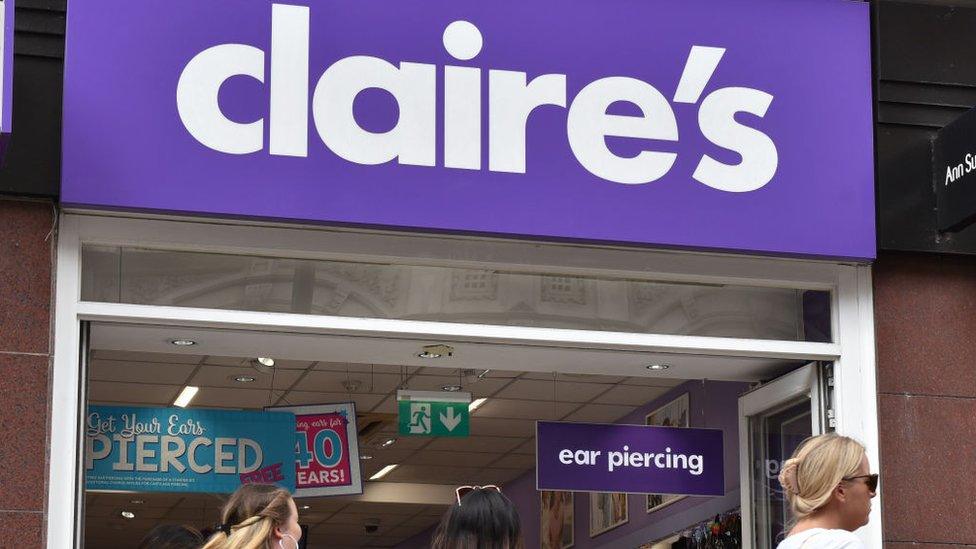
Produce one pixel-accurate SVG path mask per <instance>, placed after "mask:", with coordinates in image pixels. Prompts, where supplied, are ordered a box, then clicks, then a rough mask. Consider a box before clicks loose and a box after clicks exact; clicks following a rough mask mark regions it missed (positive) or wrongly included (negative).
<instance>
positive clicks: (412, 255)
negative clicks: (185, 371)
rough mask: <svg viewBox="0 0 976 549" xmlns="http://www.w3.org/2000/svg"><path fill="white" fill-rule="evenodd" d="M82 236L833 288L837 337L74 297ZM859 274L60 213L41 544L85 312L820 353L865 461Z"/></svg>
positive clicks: (62, 541) (62, 514)
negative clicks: (765, 336)
mask: <svg viewBox="0 0 976 549" xmlns="http://www.w3.org/2000/svg"><path fill="white" fill-rule="evenodd" d="M825 230H829V228H825ZM88 244H95V245H111V246H135V247H148V248H160V249H170V250H179V251H199V252H219V253H229V254H243V255H261V256H274V257H290V258H302V259H320V260H321V259H331V260H345V261H367V262H387V263H394V264H395V263H407V262H409V263H410V264H413V265H417V264H429V265H445V266H452V267H464V268H481V269H485V268H490V269H505V270H509V271H523V272H535V273H537V272H553V273H559V274H563V275H576V276H611V277H619V276H625V277H629V278H645V279H648V280H655V281H674V282H688V283H709V284H732V285H748V286H765V287H783V288H805V289H821V290H831V291H832V303H831V314H832V333H833V334H835V335H834V339H835V341H834V342H833V343H810V342H795V341H773V340H758V339H735V338H720V337H699V336H681V335H661V334H638V333H620V332H597V331H589V330H569V329H555V328H524V327H514V326H493V325H478V324H456V323H446V322H427V321H410V320H389V319H362V318H348V317H335V316H313V315H301V314H284V313H255V312H248V311H224V310H210V309H192V308H180V307H158V306H147V305H127V304H116V303H92V302H83V301H81V276H80V275H81V247H82V245H88ZM870 273H871V271H870V266H868V265H864V264H855V263H833V262H826V261H809V260H797V259H783V258H762V257H752V256H740V255H723V254H712V253H691V252H683V251H661V250H647V249H642V248H631V247H614V246H596V245H585V244H575V243H543V242H536V241H519V240H508V239H498V238H484V237H470V236H458V235H432V234H414V233H389V232H380V231H368V230H345V229H335V228H322V227H309V226H297V225H285V224H264V225H254V224H245V223H241V222H235V221H228V220H200V219H174V218H158V217H150V218H147V217H139V218H135V217H127V216H123V215H106V214H97V215H96V214H88V213H84V212H78V213H66V214H63V215H62V216H61V218H60V220H59V234H58V254H57V271H56V289H55V292H56V293H55V300H56V303H55V344H54V368H53V372H52V403H51V429H50V436H51V441H50V454H49V455H50V456H51V459H50V470H49V473H48V475H49V476H48V527H47V547H49V548H65V547H72V546H73V544H74V543H75V538H76V526H77V525H78V524H79V521H80V519H81V517H79V516H78V511H79V509H80V505H79V502H78V501H77V500H76V498H75V496H76V495H77V493H78V492H77V488H78V482H79V479H80V471H79V469H80V468H79V464H80V463H81V459H80V455H79V449H80V444H79V425H80V421H81V418H80V416H79V412H80V410H81V405H82V401H81V399H82V398H83V397H82V391H81V387H82V381H83V378H82V376H83V372H81V368H80V360H79V346H80V344H81V338H82V334H81V333H80V322H81V321H83V320H88V321H101V322H136V323H148V324H168V325H185V326H208V327H226V328H247V329H254V330H268V329H274V330H275V331H298V332H306V333H360V334H367V333H368V334H375V335H382V334H388V335H397V336H404V335H409V336H411V337H414V336H416V337H422V338H427V339H430V340H437V339H448V338H450V339H454V340H458V339H478V340H486V341H492V342H498V343H532V344H535V345H553V346H562V345H566V344H573V345H580V346H586V347H588V348H596V349H628V350H638V351H640V350H647V351H654V352H662V351H666V352H677V353H694V354H706V355H713V356H758V357H772V358H784V359H809V360H832V361H834V363H835V364H836V366H835V370H834V372H835V384H836V386H835V402H834V412H835V414H836V420H837V431H838V432H840V433H843V434H846V435H849V436H853V437H855V438H857V439H859V440H861V441H863V442H864V443H865V445H866V446H867V448H868V457H869V459H870V460H871V463H872V464H873V466H874V467H875V468H876V467H877V464H878V421H877V390H876V382H875V352H874V312H873V303H872V290H871V288H872V286H871V275H870ZM860 533H861V535H862V537H863V539H864V541H865V543H866V544H867V545H868V546H870V547H880V546H881V544H882V534H881V518H880V505H875V506H874V509H873V511H872V516H871V522H870V524H869V525H868V526H867V527H865V528H864V529H862V530H861V532H860Z"/></svg>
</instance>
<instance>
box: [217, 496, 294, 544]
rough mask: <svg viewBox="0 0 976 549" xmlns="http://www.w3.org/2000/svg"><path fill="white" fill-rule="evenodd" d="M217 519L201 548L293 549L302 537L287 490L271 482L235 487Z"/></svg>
mask: <svg viewBox="0 0 976 549" xmlns="http://www.w3.org/2000/svg"><path fill="white" fill-rule="evenodd" d="M220 522H221V524H220V530H219V531H218V532H216V533H215V534H214V535H213V536H212V537H211V538H210V541H208V542H207V544H206V545H205V546H204V547H203V549H265V548H269V547H271V548H275V549H295V548H296V547H298V540H299V539H301V537H302V529H301V527H300V526H299V525H298V509H297V508H296V507H295V502H294V501H293V500H292V499H291V495H290V494H289V493H288V490H285V489H284V488H279V487H277V486H273V485H270V484H245V485H244V486H241V487H240V488H238V489H237V491H236V492H234V494H233V495H232V496H231V497H230V499H229V500H227V503H226V504H225V505H224V509H223V511H222V512H221V514H220Z"/></svg>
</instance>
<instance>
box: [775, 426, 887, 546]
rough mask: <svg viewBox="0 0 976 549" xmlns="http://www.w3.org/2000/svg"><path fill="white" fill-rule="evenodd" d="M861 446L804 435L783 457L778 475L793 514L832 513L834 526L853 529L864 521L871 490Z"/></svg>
mask: <svg viewBox="0 0 976 549" xmlns="http://www.w3.org/2000/svg"><path fill="white" fill-rule="evenodd" d="M869 476H870V466H869V464H868V458H867V455H866V454H865V451H864V446H863V445H862V444H861V443H860V442H857V441H856V440H854V439H852V438H848V437H845V436H841V435H837V434H833V433H831V434H826V435H819V436H815V437H811V438H808V439H807V440H805V441H804V442H803V443H802V444H800V446H799V447H798V448H797V449H796V451H795V452H793V457H792V458H790V459H788V460H786V462H785V463H784V464H783V469H782V471H781V472H780V475H779V481H780V484H782V485H783V490H784V492H785V494H786V498H787V500H788V501H789V503H790V508H791V509H792V511H793V516H794V518H795V519H796V520H802V519H804V518H807V517H810V516H812V515H814V514H817V513H822V512H827V511H829V512H832V513H834V514H835V515H836V517H837V518H838V520H839V524H837V527H839V528H843V529H845V530H851V531H853V530H856V529H858V528H860V527H861V526H864V525H865V524H867V522H868V515H869V514H870V512H871V498H873V497H874V495H875V492H874V490H872V489H871V487H869V484H872V483H873V481H871V479H870V478H869Z"/></svg>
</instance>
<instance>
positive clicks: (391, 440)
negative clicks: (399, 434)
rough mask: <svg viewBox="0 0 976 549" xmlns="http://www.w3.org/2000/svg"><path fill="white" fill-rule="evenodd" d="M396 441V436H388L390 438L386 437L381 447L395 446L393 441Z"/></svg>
mask: <svg viewBox="0 0 976 549" xmlns="http://www.w3.org/2000/svg"><path fill="white" fill-rule="evenodd" d="M394 442H396V439H395V438H388V439H386V440H384V441H383V444H380V447H381V448H389V447H390V446H393V443H394Z"/></svg>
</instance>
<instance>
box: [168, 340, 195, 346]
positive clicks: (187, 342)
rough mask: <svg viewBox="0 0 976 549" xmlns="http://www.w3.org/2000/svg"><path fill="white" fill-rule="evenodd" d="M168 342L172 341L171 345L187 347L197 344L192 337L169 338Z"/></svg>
mask: <svg viewBox="0 0 976 549" xmlns="http://www.w3.org/2000/svg"><path fill="white" fill-rule="evenodd" d="M169 342H170V343H172V344H173V345H176V346H177V347H189V346H190V345H196V344H197V342H196V341H193V340H192V339H182V338H180V339H171V340H169Z"/></svg>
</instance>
